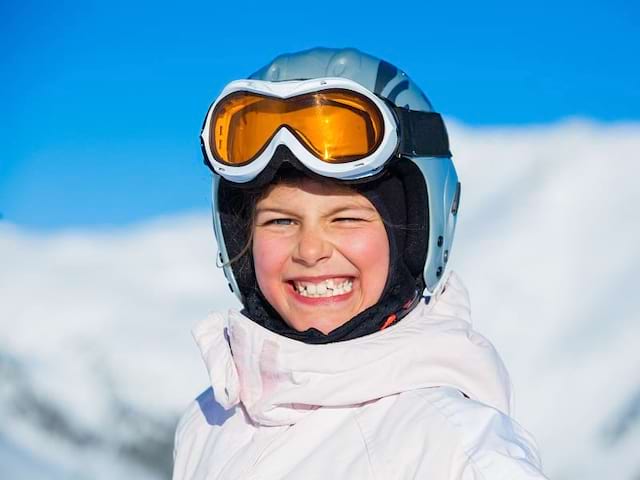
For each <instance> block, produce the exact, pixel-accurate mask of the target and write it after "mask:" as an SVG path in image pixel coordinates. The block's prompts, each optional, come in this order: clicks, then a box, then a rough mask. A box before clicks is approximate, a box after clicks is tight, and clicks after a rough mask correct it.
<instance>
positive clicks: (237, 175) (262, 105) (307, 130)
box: [201, 78, 450, 183]
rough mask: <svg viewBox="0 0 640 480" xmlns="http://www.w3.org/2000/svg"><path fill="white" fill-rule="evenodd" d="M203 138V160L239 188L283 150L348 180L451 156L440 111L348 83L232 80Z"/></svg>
mask: <svg viewBox="0 0 640 480" xmlns="http://www.w3.org/2000/svg"><path fill="white" fill-rule="evenodd" d="M201 141H202V149H203V153H204V156H205V163H207V164H208V166H209V167H210V168H212V170H213V171H214V172H215V173H217V174H219V175H220V176H222V177H224V178H225V179H227V180H229V181H232V182H235V183H246V182H249V181H251V180H253V179H254V178H255V177H257V176H258V175H259V174H260V173H261V172H262V171H263V170H264V169H265V168H266V166H267V165H268V164H269V161H270V160H271V158H272V157H273V155H274V153H275V150H276V148H277V147H278V146H280V145H286V146H287V147H288V148H289V150H291V152H292V153H293V154H294V156H295V157H296V158H297V159H298V160H299V161H300V162H301V163H302V164H303V165H304V166H305V167H307V168H308V169H309V170H311V171H313V172H315V173H317V174H319V175H322V176H327V177H332V178H337V179H343V180H352V179H358V178H363V177H367V176H371V175H375V173H377V172H378V171H380V170H381V169H382V168H383V167H384V165H385V163H386V162H387V161H388V160H389V159H391V158H392V157H393V156H394V155H396V154H397V155H409V156H450V152H449V144H448V138H447V133H446V130H445V127H444V123H443V122H442V118H441V117H440V115H439V114H437V113H434V112H417V111H412V110H408V109H404V108H399V107H396V106H395V105H392V104H390V103H386V102H385V101H384V100H382V99H381V98H379V97H377V96H376V95H374V94H373V93H371V92H370V91H369V90H367V89H366V88H364V87H363V86H361V85H360V84H358V83H356V82H354V81H352V80H349V79H345V78H319V79H312V80H300V81H286V82H268V81H262V80H237V81H234V82H231V83H230V84H228V85H227V86H226V87H225V88H224V89H223V91H222V93H221V94H220V96H219V97H218V99H217V100H216V101H215V102H214V103H213V105H212V106H211V108H210V109H209V111H208V113H207V116H206V118H205V122H204V126H203V129H202V133H201Z"/></svg>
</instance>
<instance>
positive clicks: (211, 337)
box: [193, 273, 511, 425]
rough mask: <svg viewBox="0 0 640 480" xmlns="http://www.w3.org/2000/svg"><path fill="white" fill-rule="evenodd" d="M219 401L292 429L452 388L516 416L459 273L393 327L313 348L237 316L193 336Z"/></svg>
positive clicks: (213, 319)
mask: <svg viewBox="0 0 640 480" xmlns="http://www.w3.org/2000/svg"><path fill="white" fill-rule="evenodd" d="M193 335H194V337H195V339H196V342H197V343H198V346H199V347H200V349H201V352H202V355H203V358H204V360H205V363H206V365H207V368H208V370H209V376H210V379H211V383H212V386H213V389H214V392H215V395H216V400H217V401H218V402H219V403H220V404H221V405H222V406H223V407H224V408H230V407H232V406H233V405H236V404H238V403H239V402H242V404H243V406H244V408H245V410H246V412H247V414H248V415H249V416H250V417H251V419H252V420H253V421H254V422H256V423H258V424H262V425H288V424H294V423H297V422H298V421H299V420H300V419H301V418H303V417H304V416H305V415H307V414H308V413H309V412H310V411H313V410H315V409H317V408H320V407H345V406H354V405H359V404H363V403H365V402H369V401H372V400H376V399H379V398H382V397H386V396H390V395H395V394H398V393H402V392H405V391H410V390H417V389H421V388H429V387H436V386H451V387H454V388H456V389H458V390H460V391H462V392H463V393H464V394H466V395H467V396H468V397H470V398H472V399H474V400H478V401H480V402H483V403H485V404H488V405H491V406H493V407H495V408H497V409H499V410H501V411H503V412H505V413H509V411H510V403H511V392H510V382H509V378H508V374H507V372H506V370H505V368H504V365H503V364H502V361H501V360H500V358H499V357H498V355H497V353H496V351H495V349H494V348H493V346H492V345H491V344H490V343H489V341H488V340H486V339H485V338H484V337H482V336H481V335H480V334H478V333H476V332H475V331H473V330H472V329H471V323H470V314H469V298H468V293H467V291H466V289H465V287H464V285H463V284H462V283H461V281H460V279H459V278H458V277H457V276H456V275H455V274H454V273H452V274H451V275H450V276H449V278H448V279H447V282H446V284H445V290H444V291H443V292H442V293H440V294H437V295H436V296H434V297H432V298H431V301H430V302H429V304H426V303H425V302H421V303H420V304H419V305H418V306H417V307H416V308H415V309H414V310H413V311H412V312H411V313H409V314H408V315H407V316H406V317H405V318H404V319H403V320H402V321H401V322H399V323H398V324H396V325H393V326H392V327H389V328H387V329H386V330H383V331H380V332H377V333H374V334H371V335H367V336H365V337H360V338H357V339H354V340H348V341H344V342H337V343H330V344H325V345H309V344H306V343H303V342H299V341H296V340H292V339H289V338H287V337H283V336H280V335H278V334H276V333H273V332H271V331H269V330H267V329H265V328H263V327H261V326H259V325H257V324H256V323H255V322H253V321H251V320H250V319H249V318H247V317H245V316H243V315H242V314H240V313H239V312H237V311H235V310H230V311H229V313H228V315H227V316H226V317H225V316H223V315H220V314H212V315H211V316H209V318H207V319H206V320H204V321H202V322H200V323H199V324H197V325H196V326H195V328H194V329H193Z"/></svg>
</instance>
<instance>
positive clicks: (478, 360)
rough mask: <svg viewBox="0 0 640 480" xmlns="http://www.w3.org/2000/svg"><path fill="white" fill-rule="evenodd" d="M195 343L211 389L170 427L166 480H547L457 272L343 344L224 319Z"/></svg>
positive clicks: (205, 326) (204, 328)
mask: <svg viewBox="0 0 640 480" xmlns="http://www.w3.org/2000/svg"><path fill="white" fill-rule="evenodd" d="M193 333H194V337H195V339H196V341H197V343H198V345H199V347H200V349H201V351H202V355H203V357H204V360H205V363H206V365H207V368H208V370H209V375H210V378H211V384H212V388H209V389H208V390H206V391H205V392H204V393H202V394H201V395H200V396H199V397H198V398H197V399H196V401H195V402H193V404H192V405H191V406H190V407H189V408H188V409H187V411H186V412H185V414H184V415H183V417H182V418H181V420H180V422H179V425H178V428H177V431H176V437H175V450H174V462H175V463H174V472H173V480H205V479H207V480H213V479H225V480H227V479H229V480H236V479H243V480H244V479H260V480H271V479H305V480H307V479H350V480H351V479H354V480H358V479H378V480H390V479H414V478H420V479H422V478H424V479H431V480H450V479H452V480H453V479H455V480H458V479H460V480H481V479H482V480H520V479H522V480H525V479H526V480H533V479H544V478H546V477H544V475H543V474H542V473H541V465H540V459H539V457H538V454H537V451H536V447H535V445H534V442H533V439H532V438H531V436H530V435H529V434H528V433H527V432H526V431H525V430H524V429H523V428H522V427H520V426H519V425H518V424H517V423H516V422H515V421H514V420H513V419H512V418H510V417H509V412H510V408H511V405H510V404H511V392H510V383H509V378H508V374H507V372H506V370H505V368H504V366H503V364H502V362H501V360H500V358H499V357H498V355H497V353H496V351H495V350H494V348H493V346H492V345H491V344H490V343H489V342H488V341H487V340H486V339H485V338H484V337H482V336H481V335H479V334H478V333H476V332H474V331H473V330H472V329H471V324H470V316H469V300H468V294H467V291H466V289H465V287H464V286H463V285H462V283H461V282H460V280H459V278H458V277H457V276H456V275H455V274H451V275H450V276H449V279H448V280H447V282H446V288H445V290H444V291H443V293H441V294H439V295H436V296H434V297H432V298H431V301H430V302H429V304H425V303H424V302H422V303H421V304H420V305H419V306H418V307H416V308H415V309H414V310H413V311H412V312H410V313H409V314H408V315H407V316H406V317H405V318H403V319H402V321H400V322H399V323H398V324H396V325H394V326H392V327H389V328H387V329H386V330H383V331H380V332H377V333H374V334H372V335H368V336H365V337H361V338H358V339H354V340H349V341H345V342H337V343H331V344H326V345H309V344H305V343H302V342H298V341H295V340H292V339H289V338H286V337H282V336H280V335H277V334H275V333H273V332H271V331H269V330H266V329H264V328H262V327H260V326H259V325H257V324H256V323H254V322H253V321H251V320H250V319H248V318H246V317H244V316H243V315H241V314H240V313H238V312H236V311H233V310H232V311H230V312H229V314H228V316H226V317H224V316H222V315H219V314H213V315H211V316H210V317H209V318H208V319H206V320H205V321H203V322H201V323H200V324H198V325H196V327H195V328H194V331H193Z"/></svg>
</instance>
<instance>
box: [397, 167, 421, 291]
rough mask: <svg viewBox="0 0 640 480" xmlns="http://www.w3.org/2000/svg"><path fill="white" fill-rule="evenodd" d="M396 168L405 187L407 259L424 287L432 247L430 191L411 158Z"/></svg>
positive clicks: (406, 261)
mask: <svg viewBox="0 0 640 480" xmlns="http://www.w3.org/2000/svg"><path fill="white" fill-rule="evenodd" d="M393 168H394V169H395V170H396V171H397V172H398V176H399V177H400V178H401V179H402V185H403V187H404V194H405V201H406V204H407V227H406V228H407V229H406V232H407V235H406V239H405V247H404V248H405V250H404V263H405V264H406V265H407V268H408V269H409V271H410V272H411V274H412V275H413V277H414V278H416V279H419V281H420V282H421V283H420V286H421V287H422V288H424V279H423V275H424V265H425V263H426V262H427V250H428V248H429V195H428V194H427V184H426V181H425V178H424V176H423V175H422V172H421V171H420V169H419V168H418V166H417V165H416V164H415V163H413V161H411V160H409V159H401V160H400V161H399V162H397V163H396V164H395V165H394V166H393Z"/></svg>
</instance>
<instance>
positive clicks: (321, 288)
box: [294, 278, 353, 297]
mask: <svg viewBox="0 0 640 480" xmlns="http://www.w3.org/2000/svg"><path fill="white" fill-rule="evenodd" d="M294 287H295V289H296V291H297V292H298V293H299V294H300V295H302V296H303V297H335V296H336V295H343V294H345V293H348V292H350V291H351V290H352V288H353V282H352V281H351V280H344V281H342V282H340V283H338V282H336V281H335V280H334V279H332V278H330V279H329V280H325V281H323V282H320V283H300V282H294Z"/></svg>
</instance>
